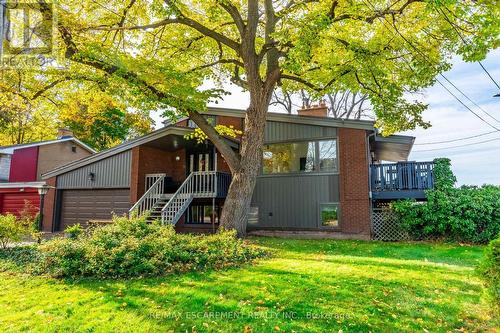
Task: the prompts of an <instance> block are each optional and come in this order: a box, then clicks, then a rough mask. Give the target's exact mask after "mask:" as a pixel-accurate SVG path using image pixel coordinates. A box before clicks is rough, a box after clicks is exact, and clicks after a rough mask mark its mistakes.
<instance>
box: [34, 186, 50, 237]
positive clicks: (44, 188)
mask: <svg viewBox="0 0 500 333" xmlns="http://www.w3.org/2000/svg"><path fill="white" fill-rule="evenodd" d="M51 188H53V187H52V186H49V185H47V184H43V185H42V186H40V187H37V190H38V194H40V218H39V219H38V231H42V226H43V204H44V201H45V195H46V194H47V193H48V192H49V190H50V189H51Z"/></svg>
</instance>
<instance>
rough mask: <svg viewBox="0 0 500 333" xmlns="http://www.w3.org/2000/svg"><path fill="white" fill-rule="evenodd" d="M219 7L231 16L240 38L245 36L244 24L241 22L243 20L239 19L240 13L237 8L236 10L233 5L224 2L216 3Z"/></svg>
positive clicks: (222, 0) (220, 0) (221, 0)
mask: <svg viewBox="0 0 500 333" xmlns="http://www.w3.org/2000/svg"><path fill="white" fill-rule="evenodd" d="M217 3H218V4H219V6H221V7H222V8H224V10H225V11H226V12H228V13H229V15H231V18H232V19H233V21H234V24H236V27H237V28H238V31H239V32H240V36H241V38H243V36H244V34H245V28H246V26H245V22H243V18H242V17H241V14H240V12H239V11H238V8H236V7H235V6H234V5H233V4H231V3H230V2H229V1H224V0H219V1H217Z"/></svg>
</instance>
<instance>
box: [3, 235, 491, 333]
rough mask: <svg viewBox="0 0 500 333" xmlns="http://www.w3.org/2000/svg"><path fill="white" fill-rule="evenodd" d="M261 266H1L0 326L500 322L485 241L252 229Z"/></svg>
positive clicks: (86, 328)
mask: <svg viewBox="0 0 500 333" xmlns="http://www.w3.org/2000/svg"><path fill="white" fill-rule="evenodd" d="M251 241H252V242H255V243H257V244H259V245H261V246H263V247H265V248H268V249H270V250H271V251H272V252H273V257H272V258H269V259H260V260H258V261H257V262H256V264H255V265H253V266H246V267H243V268H232V269H227V270H224V271H218V272H216V271H210V272H205V273H188V274H183V275H169V276H166V277H162V278H148V279H132V280H104V281H99V280H89V279H84V280H79V281H75V280H72V281H70V280H66V281H64V280H56V279H52V278H43V277H33V276H28V275H23V274H21V273H18V272H13V271H9V270H6V269H4V272H1V273H0V286H1V288H0V304H1V306H0V331H1V332H18V331H36V332H39V331H44V332H56V331H57V332H64V331H67V332H272V331H283V332H294V331H295V332H340V331H343V332H370V331H371V332H422V331H429V332H448V331H452V332H455V331H456V332H458V331H469V332H470V331H478V332H483V331H488V330H491V331H494V327H495V325H498V323H494V322H493V321H492V319H491V318H490V317H489V316H488V311H487V310H488V308H487V305H486V304H485V303H484V302H482V300H481V296H482V287H481V283H480V280H479V279H478V278H477V277H476V275H475V272H474V267H475V266H476V264H477V262H478V260H479V258H480V257H481V255H482V251H483V248H482V247H480V246H459V245H443V244H397V243H379V242H361V241H335V240H284V239H274V238H253V239H251ZM0 267H6V266H5V265H4V266H2V265H1V263H0Z"/></svg>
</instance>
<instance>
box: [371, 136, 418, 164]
mask: <svg viewBox="0 0 500 333" xmlns="http://www.w3.org/2000/svg"><path fill="white" fill-rule="evenodd" d="M413 142H415V137H414V136H407V135H389V136H380V135H378V134H377V135H375V139H374V152H375V159H376V160H378V161H390V162H399V161H407V160H408V156H409V155H410V152H411V149H412V147H413Z"/></svg>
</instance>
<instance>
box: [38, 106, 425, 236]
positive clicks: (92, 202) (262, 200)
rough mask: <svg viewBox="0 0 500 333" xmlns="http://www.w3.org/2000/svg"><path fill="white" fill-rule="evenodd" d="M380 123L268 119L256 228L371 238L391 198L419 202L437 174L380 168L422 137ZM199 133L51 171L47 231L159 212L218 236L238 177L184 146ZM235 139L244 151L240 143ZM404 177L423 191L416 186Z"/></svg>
mask: <svg viewBox="0 0 500 333" xmlns="http://www.w3.org/2000/svg"><path fill="white" fill-rule="evenodd" d="M205 116H206V117H207V120H209V122H211V123H212V124H224V125H232V126H234V127H235V128H237V129H243V124H244V117H245V112H244V111H243V110H235V109H223V108H209V110H208V111H207V113H206V115H205ZM373 125H374V123H373V122H371V121H364V120H339V119H333V118H328V117H326V108H325V107H322V106H320V107H315V108H312V109H307V110H300V111H299V115H288V114H279V113H269V114H268V119H267V123H266V129H265V145H264V151H263V156H262V172H261V174H260V175H259V176H258V179H257V183H256V187H255V191H254V195H253V199H252V207H253V208H252V212H253V213H252V216H251V218H250V219H249V223H248V226H247V229H248V230H249V231H251V230H291V231H305V230H309V231H325V232H331V233H336V234H339V235H342V236H346V237H354V238H369V237H370V233H371V222H370V221H371V208H372V206H373V205H374V204H377V203H378V202H383V201H384V200H391V198H390V197H387V196H386V194H387V193H392V195H393V196H397V195H398V194H397V193H396V194H394V193H395V192H398V193H399V192H401V193H404V194H403V195H405V196H412V195H413V196H414V197H416V195H415V193H416V192H415V190H419V191H420V190H422V189H423V188H424V187H425V186H427V187H428V186H431V185H432V183H431V182H430V181H429V177H431V173H430V170H427V171H428V172H427V173H425V172H420V171H425V170H423V169H422V170H421V169H420V167H419V171H418V174H417V173H415V172H414V171H410V172H408V170H410V169H411V168H412V167H411V166H412V165H413V164H411V163H399V164H394V163H393V164H391V165H393V166H396V167H395V168H396V169H392V168H386V167H385V164H381V163H380V162H381V161H397V162H400V161H406V159H407V157H408V154H409V153H410V150H411V148H412V145H413V141H414V138H413V137H408V136H390V137H384V138H382V137H380V136H379V134H378V133H377V131H376V130H375V128H374V126H373ZM194 127H195V125H194V123H192V122H191V121H190V120H189V119H183V120H181V121H179V122H177V123H173V124H167V125H166V126H165V127H164V128H161V129H159V130H156V131H154V132H152V133H149V134H147V135H145V136H142V137H140V138H137V139H134V140H131V141H127V142H124V143H123V144H120V145H118V146H116V147H113V148H111V149H108V150H106V151H102V152H100V153H98V154H95V155H91V156H88V157H86V158H84V159H81V160H78V161H75V162H72V163H68V164H65V165H63V166H61V167H58V168H56V169H54V170H51V171H49V172H47V173H45V174H44V175H43V179H44V180H45V181H46V182H47V184H49V185H51V186H53V187H54V189H53V190H51V191H50V192H49V193H48V195H47V196H46V204H45V210H44V216H45V218H44V226H43V228H44V230H46V231H58V230H63V229H64V228H65V227H67V226H68V225H72V224H74V223H81V224H83V225H85V224H86V223H87V222H88V221H89V220H108V219H110V218H111V214H112V212H114V213H116V214H127V213H130V212H133V211H135V212H137V213H139V214H142V213H145V212H150V214H151V216H152V218H155V219H156V218H158V219H160V220H162V221H163V222H164V223H170V224H174V225H175V227H176V229H177V230H179V231H204V232H207V231H213V230H215V229H216V228H217V225H218V222H219V215H220V212H221V209H222V207H223V205H224V199H225V196H226V193H227V189H228V187H229V184H230V178H231V175H230V173H229V168H228V166H227V164H226V163H225V161H224V158H223V157H222V156H221V154H220V153H219V152H218V151H217V149H216V148H215V147H214V146H213V145H212V144H211V143H210V142H207V143H204V144H197V143H196V142H194V141H193V140H188V139H186V138H185V135H186V134H187V133H190V132H191V131H193V128H194ZM227 141H228V143H229V144H230V145H231V146H232V147H233V149H235V150H238V149H239V142H238V140H233V139H227ZM260 162H261V161H256V163H260ZM413 168H414V167H413ZM414 169H415V168H414ZM398 172H399V175H398ZM404 178H412V179H414V180H415V183H418V184H419V186H420V187H421V188H415V186H413V185H412V186H407V185H408V182H407V181H404ZM399 183H401V185H402V186H399V185H400V184H399ZM403 183H404V184H403ZM405 184H406V185H405ZM403 185H404V186H403ZM405 186H406V187H405ZM406 190H407V192H405V191H406ZM421 192H422V193H423V191H421ZM411 193H413V194H411ZM410 194H411V195H410ZM375 196H376V197H377V198H376V199H375ZM400 196H401V195H400Z"/></svg>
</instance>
